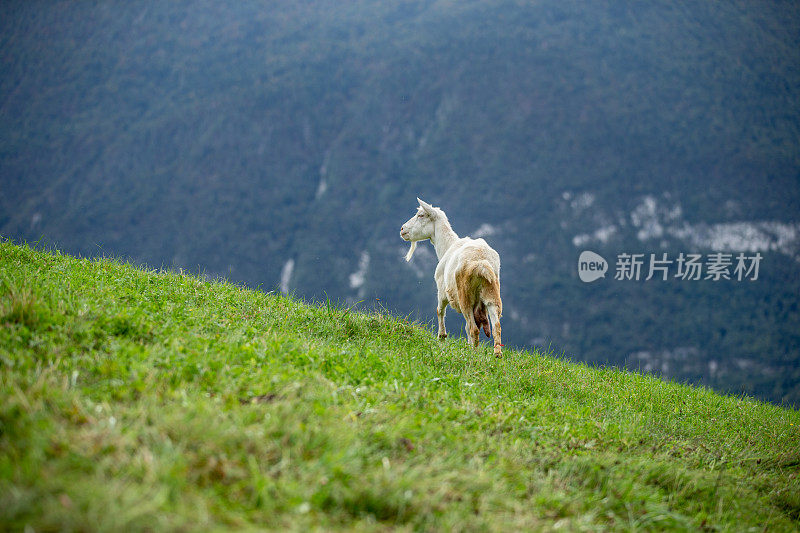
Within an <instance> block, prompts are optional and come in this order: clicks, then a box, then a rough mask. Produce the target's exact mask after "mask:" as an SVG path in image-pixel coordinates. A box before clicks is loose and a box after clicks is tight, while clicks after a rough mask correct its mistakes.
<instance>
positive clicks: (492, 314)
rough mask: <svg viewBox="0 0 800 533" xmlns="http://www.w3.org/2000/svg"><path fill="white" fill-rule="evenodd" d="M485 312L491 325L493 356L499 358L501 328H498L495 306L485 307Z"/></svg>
mask: <svg viewBox="0 0 800 533" xmlns="http://www.w3.org/2000/svg"><path fill="white" fill-rule="evenodd" d="M486 312H487V313H488V314H489V322H490V323H491V325H492V339H493V340H494V355H495V356H496V357H500V354H501V353H502V352H503V341H502V339H501V328H500V313H499V312H498V309H497V306H496V305H494V304H489V305H488V306H486Z"/></svg>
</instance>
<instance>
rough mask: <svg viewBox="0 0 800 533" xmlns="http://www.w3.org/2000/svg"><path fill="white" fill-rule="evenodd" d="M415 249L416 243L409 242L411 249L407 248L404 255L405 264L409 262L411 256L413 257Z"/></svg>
mask: <svg viewBox="0 0 800 533" xmlns="http://www.w3.org/2000/svg"><path fill="white" fill-rule="evenodd" d="M416 249H417V241H411V248H409V250H408V253H407V254H406V262H408V261H411V256H412V255H414V250H416Z"/></svg>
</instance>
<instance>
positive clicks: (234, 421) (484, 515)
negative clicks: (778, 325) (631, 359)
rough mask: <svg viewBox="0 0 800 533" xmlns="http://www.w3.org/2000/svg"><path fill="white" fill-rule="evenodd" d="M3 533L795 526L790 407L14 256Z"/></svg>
mask: <svg viewBox="0 0 800 533" xmlns="http://www.w3.org/2000/svg"><path fill="white" fill-rule="evenodd" d="M0 380H1V382H2V385H1V386H0V395H1V396H2V397H0V525H1V526H2V527H1V528H2V529H11V530H22V529H23V528H24V527H25V526H26V525H30V526H32V527H33V528H34V530H54V529H65V530H144V529H151V530H153V529H154V530H173V529H182V530H185V529H203V530H206V529H211V528H221V529H237V530H239V529H248V528H263V527H267V528H276V529H277V528H285V527H290V528H293V529H303V530H305V529H308V528H319V529H325V530H330V529H348V530H350V529H359V530H361V529H363V530H374V529H385V528H390V529H392V528H397V529H406V530H410V529H423V530H425V529H428V530H433V529H438V530H452V529H466V530H473V529H474V530H519V529H522V528H524V529H530V528H534V529H538V528H544V529H550V528H555V527H557V526H566V527H567V529H597V528H600V529H602V528H614V529H663V528H668V529H686V528H691V529H695V528H701V529H703V528H704V529H709V530H716V529H718V530H746V529H748V528H750V527H753V528H758V530H761V529H763V528H767V529H769V530H772V531H780V530H792V529H796V528H797V527H798V525H800V522H799V520H800V476H798V473H800V413H798V412H797V411H794V410H789V409H782V408H779V407H776V406H773V405H769V404H765V403H761V402H757V401H755V400H751V399H747V398H733V397H724V396H720V395H717V394H715V393H713V392H710V391H709V390H706V389H698V388H691V387H687V386H683V385H678V384H674V383H664V382H662V381H660V380H658V379H655V378H652V377H647V376H642V375H639V374H634V373H629V372H622V371H618V370H614V369H597V368H589V367H587V366H583V365H575V364H570V363H567V362H565V361H563V360H560V359H558V358H555V357H552V356H551V355H548V354H542V353H536V352H533V353H530V352H524V351H508V352H506V353H505V357H504V358H503V359H502V360H496V359H495V358H494V357H492V355H491V353H490V350H489V348H488V347H482V348H481V349H480V350H479V351H477V352H474V351H472V350H469V349H467V348H465V346H464V345H463V343H462V341H461V340H459V339H452V340H448V341H446V342H438V341H437V340H435V339H434V336H433V335H432V334H431V332H430V331H427V330H426V329H424V328H422V327H419V326H418V325H415V324H409V323H408V322H406V321H404V320H402V319H398V318H396V317H393V316H389V315H387V314H385V313H383V312H376V311H372V312H355V311H350V310H346V309H341V308H337V307H335V306H331V305H307V304H305V303H302V302H299V301H297V300H294V299H291V298H285V297H281V296H278V295H274V294H264V293H260V292H257V291H251V290H246V289H244V288H242V287H240V286H237V285H233V284H230V283H225V282H207V281H204V280H202V279H198V278H196V277H192V276H188V275H183V274H179V273H174V272H157V271H148V270H142V269H136V268H133V267H131V266H129V265H126V264H122V263H120V262H118V261H115V260H109V259H103V260H98V261H89V260H86V259H75V258H72V257H69V256H65V255H61V254H59V253H57V252H56V253H45V252H41V251H35V250H33V249H31V248H29V247H26V246H16V245H13V244H11V243H9V242H0Z"/></svg>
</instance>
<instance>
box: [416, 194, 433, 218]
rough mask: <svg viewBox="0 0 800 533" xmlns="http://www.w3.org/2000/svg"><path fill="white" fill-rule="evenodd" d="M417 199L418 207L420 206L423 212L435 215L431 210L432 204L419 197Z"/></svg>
mask: <svg viewBox="0 0 800 533" xmlns="http://www.w3.org/2000/svg"><path fill="white" fill-rule="evenodd" d="M417 201H418V202H419V205H420V207H422V209H424V210H425V212H426V213H428V214H429V215H430V216H434V215H436V212H435V211H434V210H433V206H432V205H431V204H429V203H427V202H423V201H422V200H420V199H419V198H417Z"/></svg>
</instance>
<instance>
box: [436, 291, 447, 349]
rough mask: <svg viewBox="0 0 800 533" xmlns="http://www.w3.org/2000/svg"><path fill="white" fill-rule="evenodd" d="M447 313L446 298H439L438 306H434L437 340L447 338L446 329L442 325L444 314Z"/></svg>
mask: <svg viewBox="0 0 800 533" xmlns="http://www.w3.org/2000/svg"><path fill="white" fill-rule="evenodd" d="M446 311H447V298H444V299H443V298H442V297H441V296H439V305H438V306H436V318H438V319H439V338H440V339H446V338H447V328H445V325H444V314H445V312H446Z"/></svg>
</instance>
